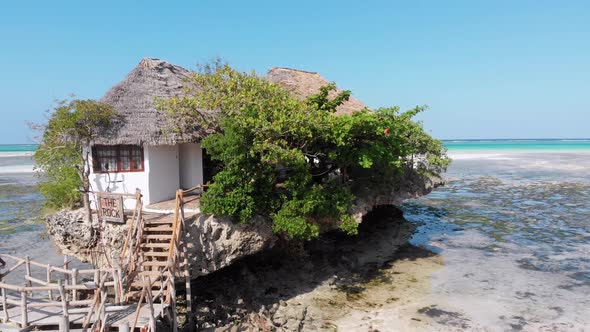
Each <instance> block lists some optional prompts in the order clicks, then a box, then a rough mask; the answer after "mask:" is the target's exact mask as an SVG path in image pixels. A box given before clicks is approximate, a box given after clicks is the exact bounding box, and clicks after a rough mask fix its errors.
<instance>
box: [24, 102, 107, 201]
mask: <svg viewBox="0 0 590 332" xmlns="http://www.w3.org/2000/svg"><path fill="white" fill-rule="evenodd" d="M114 114H115V113H114V111H113V109H112V108H111V106H109V105H106V104H101V103H98V102H96V101H93V100H71V101H69V100H62V101H58V102H57V104H56V106H55V108H54V109H53V110H51V111H50V112H49V120H48V122H47V124H46V125H33V128H34V129H38V130H40V131H42V132H43V135H42V136H41V142H40V145H39V147H38V148H37V150H36V151H35V154H34V155H33V158H34V159H35V163H36V165H35V170H36V171H37V175H38V177H39V188H40V191H41V193H42V194H43V196H44V198H45V204H46V206H47V207H49V208H54V209H60V208H72V207H74V206H77V205H80V203H81V202H82V199H83V198H84V200H83V201H84V205H85V206H86V207H87V208H88V206H89V205H88V196H87V195H84V196H83V195H81V193H87V192H88V190H89V188H90V182H89V180H88V176H89V174H90V165H89V153H90V151H89V149H84V147H88V146H89V144H90V141H91V140H92V138H93V137H95V135H98V134H100V131H101V129H104V128H105V127H107V126H108V124H109V121H110V119H111V118H112V117H113V116H114Z"/></svg>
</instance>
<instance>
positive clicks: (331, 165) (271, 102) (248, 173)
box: [160, 63, 448, 239]
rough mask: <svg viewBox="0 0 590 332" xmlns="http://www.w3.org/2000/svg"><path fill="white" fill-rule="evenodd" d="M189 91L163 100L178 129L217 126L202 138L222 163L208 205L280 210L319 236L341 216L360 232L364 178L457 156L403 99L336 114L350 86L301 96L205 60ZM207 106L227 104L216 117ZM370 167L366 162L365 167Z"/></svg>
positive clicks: (232, 211) (280, 221) (439, 164)
mask: <svg viewBox="0 0 590 332" xmlns="http://www.w3.org/2000/svg"><path fill="white" fill-rule="evenodd" d="M192 82H193V83H194V84H195V86H198V87H199V89H196V90H194V91H189V92H190V93H189V95H188V96H187V97H179V98H173V99H170V100H165V101H160V107H161V108H163V109H166V110H168V112H169V114H170V116H171V118H172V119H173V120H174V123H175V124H176V129H177V130H182V131H186V130H190V128H198V127H199V126H207V127H209V128H213V127H215V128H216V129H217V132H216V133H214V134H212V135H210V136H208V137H206V138H205V139H204V140H203V141H202V146H203V147H204V148H205V149H206V151H207V153H209V154H210V155H211V158H212V159H214V160H217V161H218V162H220V164H221V165H222V170H221V171H220V172H219V173H217V174H216V175H215V177H214V179H213V182H212V183H210V186H209V190H208V191H206V192H205V193H204V195H203V197H202V199H201V208H202V210H203V212H205V213H212V214H216V215H220V216H228V217H231V218H234V219H235V220H236V221H239V222H247V221H248V220H250V219H252V218H253V217H254V216H256V215H262V216H268V217H270V218H271V219H272V222H273V229H274V231H275V232H279V233H285V234H287V235H289V236H291V237H295V238H301V239H310V238H313V237H315V236H317V235H318V234H319V233H320V232H321V231H322V229H328V228H333V227H334V226H337V227H339V228H341V229H342V230H344V231H345V232H347V233H349V234H355V233H356V227H357V223H356V222H355V221H354V219H353V217H352V216H351V215H350V213H349V211H350V208H351V207H352V204H353V201H354V198H355V192H354V189H353V188H354V186H353V184H354V183H355V181H357V182H358V181H365V180H374V181H375V183H380V182H382V183H385V182H386V181H383V180H384V179H383V178H384V177H385V178H391V179H393V178H394V177H395V176H396V175H399V174H400V173H401V172H403V171H404V170H405V169H408V167H410V168H411V166H412V165H414V166H415V167H416V169H417V170H419V171H420V172H421V173H423V174H426V173H430V174H438V173H440V172H442V171H444V168H445V167H446V165H447V164H448V159H447V158H446V156H445V151H444V149H443V147H442V144H441V143H440V142H439V141H437V140H434V139H433V138H431V137H430V136H429V135H428V134H426V133H425V132H424V131H423V129H422V127H421V125H420V124H419V123H416V122H413V121H412V117H413V116H414V115H415V114H417V113H419V112H421V111H422V110H423V109H424V108H423V107H417V108H415V109H413V110H410V111H408V112H405V113H400V112H399V108H397V107H392V108H385V109H379V110H377V111H370V110H361V111H359V112H355V113H354V114H352V115H344V116H335V115H334V112H335V111H336V108H337V107H338V106H339V105H341V104H342V103H343V102H344V101H346V100H348V98H349V96H350V92H349V91H344V92H341V93H339V94H338V95H337V96H336V97H335V98H329V94H330V93H331V92H332V91H334V90H335V85H334V84H330V85H328V86H325V87H322V88H321V89H320V92H319V93H318V94H316V95H314V96H311V97H309V98H307V99H306V100H303V101H301V100H298V99H296V98H295V97H293V96H292V95H291V94H290V93H289V92H288V91H286V90H284V89H282V88H281V87H279V86H278V85H276V84H274V83H271V82H268V81H266V80H264V79H262V78H260V77H258V76H257V75H256V74H255V73H241V72H237V71H235V70H234V69H232V68H231V67H230V66H228V65H226V64H222V63H215V64H213V65H210V66H206V67H204V70H203V71H202V72H200V73H197V74H195V76H194V77H193V78H192ZM199 110H219V112H218V113H217V116H216V117H215V118H207V117H204V116H203V113H202V112H201V111H199ZM363 170H365V171H363Z"/></svg>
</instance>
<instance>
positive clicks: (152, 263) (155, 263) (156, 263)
mask: <svg viewBox="0 0 590 332" xmlns="http://www.w3.org/2000/svg"><path fill="white" fill-rule="evenodd" d="M141 265H142V266H168V261H147V262H142V263H141Z"/></svg>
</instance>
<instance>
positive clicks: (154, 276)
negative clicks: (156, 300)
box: [135, 271, 167, 280]
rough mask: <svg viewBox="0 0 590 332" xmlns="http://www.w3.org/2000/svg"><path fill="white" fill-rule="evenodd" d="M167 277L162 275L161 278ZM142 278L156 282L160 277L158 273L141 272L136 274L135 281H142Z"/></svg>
mask: <svg viewBox="0 0 590 332" xmlns="http://www.w3.org/2000/svg"><path fill="white" fill-rule="evenodd" d="M166 276H167V275H166V274H163V275H162V277H163V278H165V277H166ZM143 277H150V278H151V279H152V280H156V278H159V277H160V272H159V271H141V272H139V273H138V274H137V277H136V278H135V279H136V280H143Z"/></svg>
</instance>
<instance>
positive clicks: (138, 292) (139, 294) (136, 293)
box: [125, 289, 166, 298]
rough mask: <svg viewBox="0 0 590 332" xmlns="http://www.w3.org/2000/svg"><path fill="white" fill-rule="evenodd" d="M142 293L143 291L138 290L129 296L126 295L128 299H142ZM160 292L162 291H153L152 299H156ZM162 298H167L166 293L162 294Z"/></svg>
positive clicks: (129, 293)
mask: <svg viewBox="0 0 590 332" xmlns="http://www.w3.org/2000/svg"><path fill="white" fill-rule="evenodd" d="M141 291H142V290H141V289H140V290H137V291H130V292H128V293H127V294H125V297H127V298H133V297H140V296H141ZM159 292H160V290H152V297H155V296H156V295H158V293H159ZM162 296H164V297H166V293H165V292H164V293H163V294H162Z"/></svg>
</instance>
